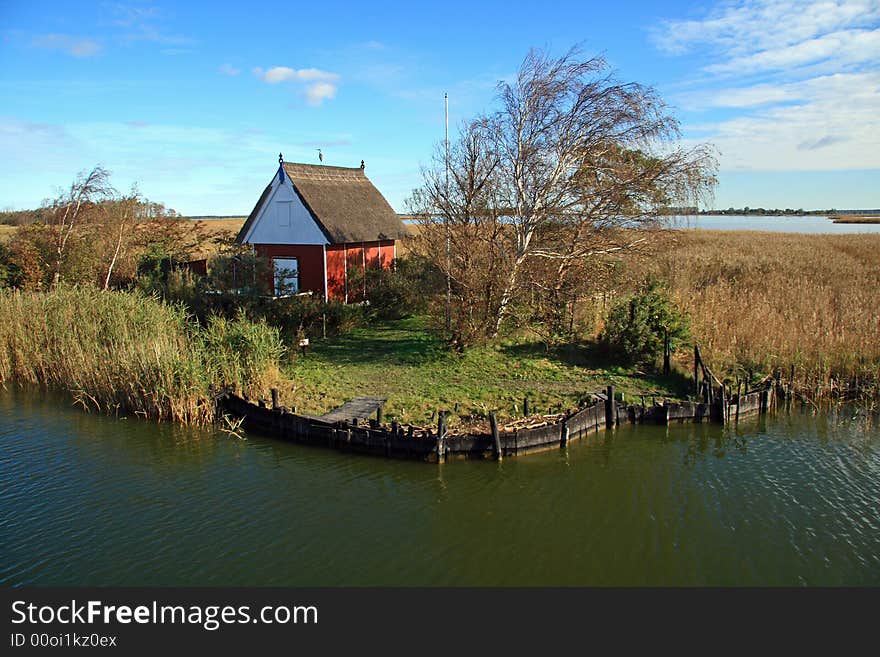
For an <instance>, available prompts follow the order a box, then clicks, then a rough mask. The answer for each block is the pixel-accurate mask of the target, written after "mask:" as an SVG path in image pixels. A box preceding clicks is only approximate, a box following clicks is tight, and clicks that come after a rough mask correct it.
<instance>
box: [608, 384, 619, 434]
mask: <svg viewBox="0 0 880 657" xmlns="http://www.w3.org/2000/svg"><path fill="white" fill-rule="evenodd" d="M605 392H606V394H607V395H608V397H607V399H606V400H605V428H606V429H610V428H612V427H613V426H614V423H615V422H616V420H617V412H616V411H617V406H616V402H615V401H614V386H608V389H607V390H606V391H605Z"/></svg>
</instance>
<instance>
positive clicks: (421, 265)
mask: <svg viewBox="0 0 880 657" xmlns="http://www.w3.org/2000/svg"><path fill="white" fill-rule="evenodd" d="M443 285H444V283H443V278H442V275H441V274H440V272H439V270H437V268H436V267H434V265H433V264H432V263H431V262H430V261H428V260H427V259H425V258H421V257H418V256H409V257H401V258H397V259H396V260H395V261H394V267H393V269H371V270H368V271H367V285H366V288H367V300H368V301H369V306H370V314H371V315H373V316H374V317H377V318H379V319H403V318H404V317H411V316H412V315H417V314H420V313H423V312H425V310H426V308H427V303H428V299H429V298H431V297H432V296H433V295H435V294H436V293H437V291H438V290H440V289H442V286H443Z"/></svg>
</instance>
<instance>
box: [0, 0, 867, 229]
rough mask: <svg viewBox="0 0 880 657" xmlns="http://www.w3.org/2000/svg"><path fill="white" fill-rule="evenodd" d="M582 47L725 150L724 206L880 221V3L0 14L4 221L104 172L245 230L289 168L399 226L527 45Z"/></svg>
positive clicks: (172, 5)
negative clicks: (347, 189)
mask: <svg viewBox="0 0 880 657" xmlns="http://www.w3.org/2000/svg"><path fill="white" fill-rule="evenodd" d="M576 43H581V44H582V46H583V48H584V50H585V52H586V53H589V54H594V53H595V54H602V55H604V56H605V57H606V58H607V60H608V61H609V63H610V65H611V66H612V67H613V68H614V69H615V70H616V72H617V75H618V76H619V77H620V78H621V79H622V80H625V81H635V82H640V83H642V84H647V85H651V86H653V87H655V88H656V89H657V90H658V91H659V92H660V94H661V95H662V97H663V98H664V99H665V100H666V101H667V102H668V103H669V104H670V105H671V106H672V107H673V108H674V113H675V115H676V116H677V117H678V118H679V120H680V121H681V124H682V132H683V138H684V140H685V142H686V143H691V142H701V141H708V142H711V143H713V144H715V146H716V147H717V148H718V150H719V151H720V153H721V155H720V163H721V169H720V176H719V177H720V185H719V187H718V189H717V190H716V195H715V202H714V205H715V207H717V208H727V207H729V206H736V207H740V206H744V205H750V206H752V207H761V206H763V207H794V208H797V207H803V208H828V207H836V208H877V207H880V0H839V1H837V2H834V1H827V2H807V1H803V0H731V1H723V2H719V1H709V0H670V1H668V2H663V3H655V2H627V1H625V0H621V1H619V2H613V3H608V2H589V1H585V0H580V1H577V2H546V3H544V4H541V5H539V4H538V3H535V2H522V3H518V2H513V1H507V2H479V1H473V0H472V1H471V2H455V1H448V2H445V3H424V4H421V3H418V2H412V1H409V2H400V3H393V2H376V1H372V2H351V3H346V2H332V1H331V2H308V3H300V2H295V1H292V0H289V1H288V2H283V3H282V2H264V3H244V2H237V3H225V2H222V1H218V0H213V1H212V2H210V3H207V2H166V1H158V0H157V1H155V2H74V1H67V2H51V1H43V2H40V3H35V2H32V1H30V0H28V1H22V2H19V1H17V0H0V150H2V152H3V155H4V156H3V157H2V158H0V207H2V208H7V207H11V208H26V207H35V206H36V205H38V204H39V203H40V202H41V201H42V199H44V198H47V197H50V196H53V195H54V194H55V192H56V191H57V189H58V188H59V187H62V186H66V185H69V183H70V181H71V180H72V179H73V177H74V176H75V175H76V173H77V172H78V171H80V170H83V169H87V168H90V167H92V166H94V165H96V164H101V165H103V166H105V167H106V168H107V169H109V170H110V171H111V172H112V174H113V176H112V180H113V183H114V184H115V185H116V186H117V187H118V188H120V189H122V190H127V189H128V188H129V186H130V185H131V184H132V183H137V185H138V187H139V189H140V191H141V192H142V193H143V194H144V195H145V196H147V197H148V198H150V199H151V200H155V201H161V202H163V203H165V204H166V205H168V206H170V207H173V208H175V209H177V210H178V211H180V212H182V213H184V214H246V213H248V212H249V211H250V209H251V208H252V206H253V204H254V203H255V201H256V199H257V197H258V196H259V194H260V192H261V191H262V189H263V187H264V186H265V184H266V182H267V181H268V180H269V178H270V177H271V176H272V175H273V173H274V170H275V167H276V166H277V156H278V152H279V151H281V152H283V153H284V157H285V159H286V160H288V161H299V162H314V163H317V149H318V148H321V149H322V150H323V152H324V154H325V163H326V164H335V165H339V166H358V165H359V163H360V161H361V160H362V159H363V160H365V161H366V167H367V169H366V170H367V175H368V176H369V177H370V178H371V179H372V180H373V182H374V183H376V185H377V186H378V187H379V189H380V190H381V191H382V192H383V193H384V194H385V196H386V197H387V198H388V200H389V201H390V202H391V204H392V205H393V206H394V207H395V208H396V209H398V210H400V211H402V210H404V209H405V208H404V201H405V199H406V198H407V196H408V195H409V194H410V192H411V190H412V189H413V188H414V187H416V186H418V184H419V182H420V166H421V165H424V164H427V163H428V162H429V161H430V159H431V155H432V152H433V149H434V147H435V145H436V144H437V143H438V142H439V141H441V140H442V139H443V128H444V115H443V93H444V92H448V93H449V97H450V102H449V106H450V128H451V130H454V129H455V126H456V124H457V123H459V122H461V121H463V120H465V119H467V118H468V117H471V116H473V115H475V114H477V113H479V112H482V111H487V110H490V109H491V108H492V106H493V102H494V96H495V87H496V85H497V83H498V81H499V80H502V79H505V78H509V77H510V76H511V75H512V74H513V73H514V72H515V71H516V70H517V68H518V67H519V64H520V62H521V61H522V59H523V57H524V56H525V54H526V52H527V51H528V49H529V48H530V47H538V48H544V49H549V50H550V51H551V52H552V53H553V54H561V53H563V52H564V51H566V50H567V49H568V48H569V47H570V46H572V45H574V44H576Z"/></svg>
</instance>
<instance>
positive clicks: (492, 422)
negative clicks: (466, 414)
mask: <svg viewBox="0 0 880 657" xmlns="http://www.w3.org/2000/svg"><path fill="white" fill-rule="evenodd" d="M489 427H490V428H491V429H492V442H493V443H494V444H495V458H496V459H497V460H499V461H500V460H501V459H502V455H501V436H500V435H499V434H498V418H496V417H495V412H494V411H492V412H491V413H489Z"/></svg>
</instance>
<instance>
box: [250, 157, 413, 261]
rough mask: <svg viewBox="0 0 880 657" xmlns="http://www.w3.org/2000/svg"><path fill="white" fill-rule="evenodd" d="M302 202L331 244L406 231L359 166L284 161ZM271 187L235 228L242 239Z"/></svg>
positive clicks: (382, 237)
mask: <svg viewBox="0 0 880 657" xmlns="http://www.w3.org/2000/svg"><path fill="white" fill-rule="evenodd" d="M283 166H284V173H285V174H286V175H287V176H288V177H289V178H290V180H291V182H292V183H293V186H294V188H295V189H296V192H297V194H299V197H300V199H301V200H302V202H303V204H304V205H305V206H306V208H308V210H309V212H311V214H312V216H313V217H314V218H315V221H316V222H317V223H318V225H319V226H320V227H321V229H322V230H323V232H324V234H325V235H326V236H327V240H328V241H329V242H330V243H331V244H341V243H343V242H373V241H376V240H393V239H399V238H402V237H405V236H406V235H408V232H407V230H406V227H405V226H404V225H403V223H401V221H400V219H399V218H398V216H397V214H396V213H395V212H394V209H393V208H392V207H391V206H390V205H389V204H388V201H386V200H385V197H384V196H382V194H381V193H380V192H379V190H378V189H376V188H375V187H374V186H373V183H371V182H370V180H369V178H367V176H366V174H365V173H364V170H363V169H362V168H361V167H356V168H346V167H331V166H323V165H313V164H297V163H294V162H285V163H284V165H283ZM270 187H271V184H270V186H269V187H267V188H266V191H264V192H263V195H262V196H261V197H260V200H259V201H258V202H257V205H256V206H255V207H254V210H253V212H251V214H250V216H249V217H248V219H247V221H246V222H245V223H244V225H243V226H242V228H241V232H239V235H238V238H237V241H242V240H243V239H244V236H245V235H246V234H247V232H248V230H250V227H251V224H252V223H253V221H254V220H255V219H256V217H257V215H258V214H259V213H260V209H261V208H262V206H263V203H265V201H266V199H267V197H268V192H269V189H270Z"/></svg>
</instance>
